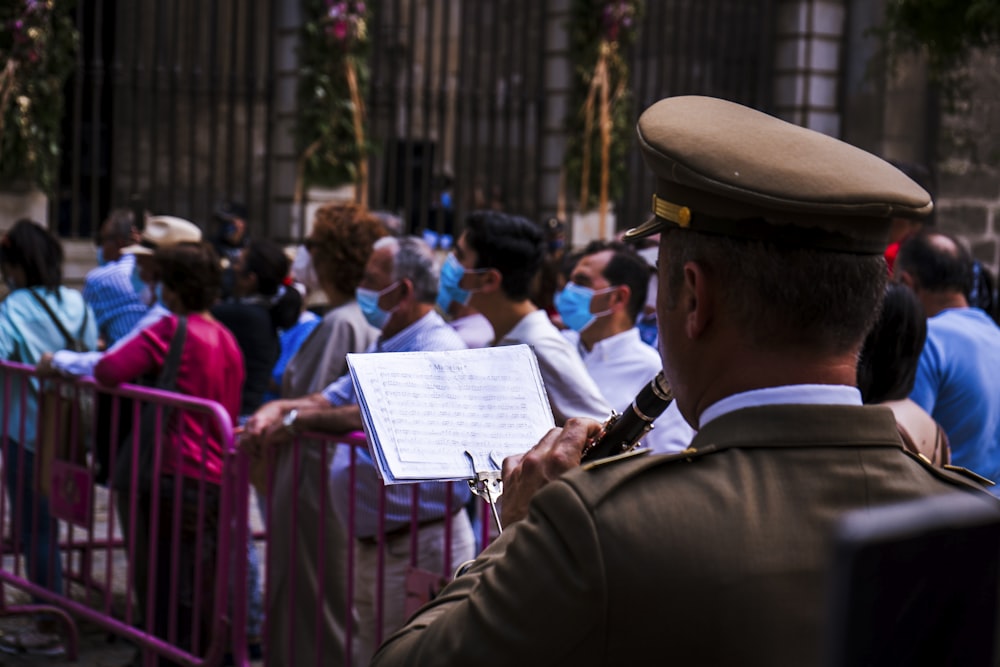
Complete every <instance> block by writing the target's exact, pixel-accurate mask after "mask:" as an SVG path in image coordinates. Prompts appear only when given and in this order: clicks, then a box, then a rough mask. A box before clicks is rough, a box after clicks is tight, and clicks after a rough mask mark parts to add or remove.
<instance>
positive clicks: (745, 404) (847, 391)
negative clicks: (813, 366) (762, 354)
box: [699, 384, 861, 428]
mask: <svg viewBox="0 0 1000 667" xmlns="http://www.w3.org/2000/svg"><path fill="white" fill-rule="evenodd" d="M782 404H795V405H861V392H860V391H859V390H858V388H857V387H849V386H847V385H840V384H795V385H788V386H784V387H767V388H765V389H752V390H750V391H744V392H742V393H739V394H733V395H732V396H727V397H725V398H724V399H722V400H721V401H716V402H715V403H713V404H712V405H710V406H708V407H707V408H705V410H704V412H702V413H701V418H700V419H699V428H704V427H705V424H707V423H709V422H710V421H712V420H713V419H717V418H718V417H721V416H722V415H724V414H727V413H730V412H734V411H736V410H740V409H742V408H751V407H756V406H759V405H782Z"/></svg>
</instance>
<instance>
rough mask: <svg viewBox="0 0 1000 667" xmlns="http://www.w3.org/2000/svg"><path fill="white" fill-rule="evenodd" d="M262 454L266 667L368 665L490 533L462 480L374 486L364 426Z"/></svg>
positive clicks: (301, 439)
mask: <svg viewBox="0 0 1000 667" xmlns="http://www.w3.org/2000/svg"><path fill="white" fill-rule="evenodd" d="M262 459H263V460H259V461H257V462H256V465H254V466H252V467H254V468H256V469H257V470H258V471H263V474H262V475H258V476H257V477H256V481H257V487H258V496H259V497H258V500H259V501H260V503H259V506H260V508H261V511H262V514H263V515H264V516H265V517H266V520H265V524H266V531H265V533H264V535H266V544H267V555H268V558H267V574H266V594H265V610H266V613H265V618H266V620H265V631H264V639H265V642H264V643H265V659H266V660H265V664H266V665H268V666H269V667H277V666H279V665H280V666H285V665H296V666H298V665H303V666H312V665H365V664H368V659H369V657H370V655H371V653H372V652H373V651H374V650H375V648H377V647H378V645H379V644H380V643H381V641H382V640H383V639H385V638H386V636H387V634H388V633H390V632H392V631H394V630H395V629H396V628H397V627H399V626H400V625H402V623H403V622H404V621H405V618H406V617H408V616H409V614H410V613H411V612H412V611H414V610H415V609H416V608H417V607H419V606H420V604H422V603H423V602H425V601H427V600H428V599H429V598H430V597H431V596H432V595H433V594H434V593H436V591H437V590H438V589H439V588H440V586H441V585H443V583H445V582H447V581H448V580H450V579H451V577H452V576H453V575H454V572H455V569H456V566H457V565H458V564H460V563H461V562H463V561H465V560H467V559H470V558H473V557H474V556H475V554H476V553H478V550H479V549H480V548H481V545H485V544H488V542H489V540H490V535H491V533H490V524H489V519H488V517H489V516H490V515H489V512H488V511H484V508H483V507H482V503H481V502H480V501H476V502H475V503H472V502H466V499H467V497H468V496H469V493H468V485H467V483H466V482H454V483H450V484H439V485H436V487H435V486H432V487H427V486H424V485H403V486H395V487H385V486H384V485H382V484H381V480H379V479H378V478H377V476H376V473H375V470H374V468H373V467H372V464H371V460H370V458H369V455H368V451H367V447H366V444H365V439H364V434H363V433H360V432H357V433H350V434H343V435H340V436H331V435H321V434H307V435H303V436H299V437H297V438H295V440H294V442H293V443H292V444H290V445H287V446H285V447H282V448H280V449H278V450H277V451H271V452H268V453H267V454H266V456H264V457H262ZM470 508H471V513H470ZM474 524H478V528H477V529H476V534H478V538H474V537H473V532H472V528H471V526H472V525H474Z"/></svg>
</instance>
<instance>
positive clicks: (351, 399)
mask: <svg viewBox="0 0 1000 667" xmlns="http://www.w3.org/2000/svg"><path fill="white" fill-rule="evenodd" d="M437 292H438V271H437V269H436V266H435V261H434V255H433V252H432V251H431V249H430V248H429V247H428V246H427V244H426V243H425V242H424V241H423V240H421V239H419V238H417V237H404V238H400V239H397V238H395V237H391V236H388V237H385V238H382V239H379V240H378V241H376V242H375V245H374V251H373V252H372V254H371V257H370V258H369V259H368V263H367V264H366V266H365V273H364V277H363V278H362V280H361V283H360V284H359V285H358V289H357V299H358V305H359V306H360V308H361V310H362V312H363V313H364V314H365V317H366V318H367V319H368V321H369V322H370V323H371V324H372V326H375V327H377V328H379V329H380V330H381V335H380V336H379V338H378V340H377V341H375V342H374V343H373V344H372V345H371V346H369V348H368V350H367V352H369V353H379V352H415V351H430V350H460V349H464V348H465V344H464V343H463V342H462V339H461V338H459V337H458V334H456V333H455V332H454V330H452V328H451V327H449V326H448V324H447V323H446V322H445V321H444V319H442V317H441V316H440V315H439V314H438V313H437V311H436V310H435V308H434V303H435V299H436V297H437ZM361 427H362V424H361V412H360V410H359V408H358V405H357V396H356V394H355V392H354V384H353V382H352V381H351V376H350V374H345V375H344V376H342V377H340V378H338V379H337V380H335V381H334V382H332V383H330V384H329V385H327V386H326V387H324V388H323V389H322V391H318V392H315V393H312V394H309V395H307V396H303V397H302V398H297V399H285V400H279V401H274V402H272V403H268V404H267V405H265V406H264V407H262V408H261V409H260V410H258V411H257V412H256V413H255V414H254V416H253V417H251V419H250V420H249V421H248V422H247V425H246V432H245V435H244V438H251V439H256V440H258V441H259V442H260V443H262V444H263V445H265V446H278V447H280V446H282V445H284V444H285V443H287V442H289V441H290V440H292V439H294V437H295V434H297V433H303V432H317V431H318V432H324V433H344V432H348V431H356V430H361ZM348 449H349V448H346V447H341V448H339V449H338V451H337V454H336V457H335V458H334V462H333V470H332V472H331V479H330V488H331V489H332V494H333V496H334V497H333V509H334V510H335V513H336V515H337V516H338V517H340V519H341V521H343V522H344V525H346V524H347V521H348V520H349V519H350V518H351V517H349V516H348V514H349V512H350V510H349V507H350V504H349V502H350V498H349V496H350V494H351V493H352V491H353V495H354V501H355V503H356V505H355V514H354V517H353V519H354V525H355V526H356V532H357V540H356V544H354V545H353V548H354V550H355V571H356V576H355V597H354V602H355V609H356V610H357V613H358V621H359V623H358V633H359V636H358V642H359V644H360V653H359V655H358V656H356V657H357V658H358V660H357V661H356V662H355V664H367V662H368V658H369V657H370V656H371V653H372V652H373V651H374V649H375V648H376V640H377V637H378V636H381V637H386V636H387V634H388V633H389V632H391V631H393V630H395V629H397V628H399V627H401V626H402V624H403V622H404V621H405V620H406V616H405V596H406V585H405V584H406V577H407V573H408V571H409V569H410V568H411V565H412V566H415V567H417V568H420V569H423V570H428V571H431V572H442V571H443V570H447V571H454V569H455V568H456V567H457V566H458V565H459V564H460V563H462V562H464V561H465V560H467V559H468V558H471V557H472V554H473V553H474V551H475V537H474V535H473V532H472V525H471V523H470V521H469V516H468V514H467V513H466V512H465V511H463V507H464V505H465V503H466V502H467V501H468V499H469V497H470V493H469V488H468V485H467V484H465V483H454V484H453V485H451V488H449V484H447V483H426V484H419V485H418V486H419V489H418V490H417V491H416V493H417V495H418V497H419V508H418V512H417V517H416V522H417V525H418V530H417V535H415V536H414V535H412V534H411V532H410V529H411V500H412V497H413V493H414V490H413V489H412V488H410V487H409V486H406V487H400V486H393V487H388V488H385V490H384V493H385V523H384V529H383V533H382V535H381V536H380V535H379V534H378V526H379V496H380V494H381V493H382V492H383V485H382V482H381V480H380V479H379V477H378V473H377V471H376V468H375V464H374V463H373V461H372V459H371V457H370V455H369V454H368V451H367V450H365V449H359V450H357V452H356V456H357V459H358V462H357V466H356V468H355V470H354V471H353V473H354V475H355V482H354V486H353V489H352V486H351V474H352V471H351V466H350V456H351V453H350V451H348ZM330 514H334V512H330ZM299 523H303V521H302V520H301V519H300V520H299ZM448 535H450V536H451V542H450V545H448V544H446V542H445V538H446V536H448ZM380 538H381V540H382V541H383V543H384V544H385V550H384V554H382V558H383V559H384V560H383V570H384V583H383V585H382V590H383V591H384V593H383V600H382V604H383V608H382V626H381V628H377V627H376V626H377V623H376V608H377V604H376V599H377V590H378V589H379V586H378V571H379V568H378V562H379V546H378V542H379V539H380ZM411 539H415V540H416V543H417V553H416V555H415V557H414V558H413V560H414V562H413V563H411V553H410V544H411ZM449 546H450V561H449V562H445V561H444V559H445V554H446V553H449V552H448V548H449ZM348 548H351V547H350V546H349V547H348ZM309 553H311V554H315V553H316V552H315V550H312V551H310V552H309ZM326 553H327V554H329V556H330V558H329V562H328V563H326V565H327V568H328V569H330V568H332V567H334V566H335V565H336V563H337V562H338V561H343V560H344V558H343V555H342V553H341V552H340V551H338V550H336V549H331V548H330V546H329V545H327V550H326ZM307 555H308V554H302V556H303V557H305V556H307ZM274 569H275V570H276V571H277V569H278V568H274ZM312 596H313V597H314V598H315V597H316V591H313V593H312ZM323 598H324V601H325V602H326V603H328V604H334V605H335V604H337V603H339V602H341V601H342V600H344V599H345V597H344V596H343V594H341V597H331V596H330V595H329V592H325V593H324V595H323ZM341 604H342V603H341ZM282 613H283V614H284V615H286V616H289V613H288V611H287V609H284V610H282ZM296 625H297V626H298V627H304V628H305V630H304V632H306V633H307V634H310V633H311V632H312V618H311V617H302V618H300V619H299V620H298V622H297V623H296ZM308 645H310V644H305V645H298V646H297V650H296V658H297V662H298V657H299V656H298V649H300V648H302V647H303V646H308ZM311 645H318V642H316V640H315V638H313V639H312V644H311ZM330 648H331V647H329V646H328V647H327V649H328V650H327V659H329V656H330V655H335V656H338V657H339V656H341V655H343V653H342V652H341V653H339V654H338V653H336V652H331V651H330ZM301 662H302V664H307V663H306V661H305V660H302V661H301Z"/></svg>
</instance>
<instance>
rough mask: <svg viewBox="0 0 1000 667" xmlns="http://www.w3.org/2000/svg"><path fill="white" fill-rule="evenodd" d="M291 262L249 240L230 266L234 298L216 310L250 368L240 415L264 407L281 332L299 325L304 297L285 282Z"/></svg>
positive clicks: (266, 244) (268, 245)
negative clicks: (231, 333) (262, 405)
mask: <svg viewBox="0 0 1000 667" xmlns="http://www.w3.org/2000/svg"><path fill="white" fill-rule="evenodd" d="M290 265H291V262H290V261H289V260H288V257H287V256H286V255H285V251H284V250H283V249H282V248H281V246H279V245H278V244H277V243H275V242H274V241H269V240H267V239H254V240H252V241H250V242H249V243H248V244H247V245H246V247H244V248H243V251H242V252H241V253H240V254H239V256H238V257H237V258H236V260H235V261H234V262H233V264H232V269H233V296H232V298H231V299H229V300H227V301H225V302H223V303H218V304H216V305H214V306H213V307H212V315H214V316H215V318H216V319H218V320H219V321H220V322H222V323H223V324H224V325H226V326H227V327H228V328H229V330H230V331H232V332H233V335H234V336H236V342H237V343H239V346H240V349H241V350H242V351H243V361H244V363H245V364H246V382H245V383H244V385H243V401H242V404H241V407H240V415H247V416H248V415H251V414H253V413H254V411H255V410H256V409H257V408H259V407H260V406H261V404H262V403H263V401H264V395H265V394H266V393H267V390H268V386H269V384H270V381H271V369H273V368H274V364H275V362H277V360H278V355H279V354H280V353H281V343H280V341H279V337H278V332H279V330H281V329H287V328H288V327H290V326H292V325H293V324H295V323H296V322H297V321H298V318H299V313H300V312H301V309H302V295H300V294H299V293H298V291H296V290H294V289H292V288H291V283H290V281H288V284H287V285H286V284H285V283H286V279H287V277H288V269H289V266H290Z"/></svg>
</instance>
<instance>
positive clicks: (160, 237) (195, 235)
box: [122, 215, 201, 255]
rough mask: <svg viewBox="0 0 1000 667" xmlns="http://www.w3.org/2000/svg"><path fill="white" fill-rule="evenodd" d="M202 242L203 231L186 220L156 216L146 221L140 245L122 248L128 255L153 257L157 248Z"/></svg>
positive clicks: (170, 216) (168, 216)
mask: <svg viewBox="0 0 1000 667" xmlns="http://www.w3.org/2000/svg"><path fill="white" fill-rule="evenodd" d="M199 241H201V229H199V228H198V225H196V224H194V223H193V222H191V221H189V220H185V219H184V218H177V217H175V216H172V215H154V216H153V217H151V218H149V219H148V220H147V221H146V226H145V227H143V229H142V235H141V236H140V237H139V243H136V244H134V245H130V246H128V247H126V248H122V253H123V254H126V255H152V254H153V251H154V250H155V249H156V248H169V247H170V246H175V245H177V244H178V243H191V242H194V243H197V242H199Z"/></svg>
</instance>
